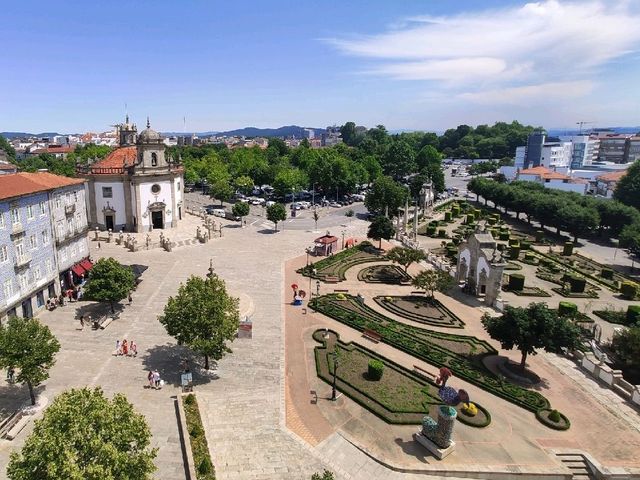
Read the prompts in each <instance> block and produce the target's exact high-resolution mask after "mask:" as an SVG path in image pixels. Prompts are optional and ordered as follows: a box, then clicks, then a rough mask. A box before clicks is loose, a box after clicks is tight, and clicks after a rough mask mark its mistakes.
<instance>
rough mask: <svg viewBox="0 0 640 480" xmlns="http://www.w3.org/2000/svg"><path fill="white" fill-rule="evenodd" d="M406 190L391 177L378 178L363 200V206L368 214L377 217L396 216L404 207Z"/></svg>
mask: <svg viewBox="0 0 640 480" xmlns="http://www.w3.org/2000/svg"><path fill="white" fill-rule="evenodd" d="M407 195H408V192H407V189H406V188H404V187H403V186H402V185H400V184H399V183H398V182H396V181H395V180H393V179H392V178H391V177H378V178H377V179H376V180H375V181H374V182H373V185H372V186H371V191H370V192H369V193H368V194H367V196H366V197H365V199H364V205H365V206H366V207H367V209H368V210H369V211H370V212H375V213H377V214H379V215H384V214H385V213H387V212H388V214H389V215H390V216H392V217H394V216H396V215H398V209H399V208H400V207H404V205H405V201H406V199H407Z"/></svg>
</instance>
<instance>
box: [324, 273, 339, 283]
mask: <svg viewBox="0 0 640 480" xmlns="http://www.w3.org/2000/svg"><path fill="white" fill-rule="evenodd" d="M323 280H324V281H325V282H326V283H338V282H339V281H340V279H339V278H338V276H337V275H326V276H325V277H324V278H323Z"/></svg>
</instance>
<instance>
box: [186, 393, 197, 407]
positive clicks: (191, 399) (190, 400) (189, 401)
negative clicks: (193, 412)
mask: <svg viewBox="0 0 640 480" xmlns="http://www.w3.org/2000/svg"><path fill="white" fill-rule="evenodd" d="M195 401H196V396H195V395H194V394H193V393H190V394H189V395H187V396H186V397H184V403H186V404H187V405H193V403H194V402H195Z"/></svg>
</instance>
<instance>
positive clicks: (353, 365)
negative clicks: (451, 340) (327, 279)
mask: <svg viewBox="0 0 640 480" xmlns="http://www.w3.org/2000/svg"><path fill="white" fill-rule="evenodd" d="M324 334H325V331H324V330H316V331H315V332H314V333H313V338H314V340H316V341H317V342H319V343H321V344H322V345H321V346H317V347H315V349H314V354H315V360H316V373H317V374H318V377H320V378H321V379H322V380H324V381H325V382H327V383H328V384H330V385H331V384H332V383H333V371H334V370H333V368H334V362H333V355H332V352H334V351H337V352H338V362H339V363H338V369H337V375H336V388H337V389H338V390H339V391H341V392H342V393H344V394H345V395H346V396H348V397H349V398H351V399H352V400H353V401H355V402H356V403H358V404H360V405H361V406H363V407H364V408H366V409H367V410H369V411H370V412H372V413H373V414H375V415H377V416H378V417H380V418H382V419H383V420H384V421H386V422H387V423H393V424H407V425H420V424H422V419H423V417H424V416H425V415H427V414H429V413H430V412H431V413H435V412H434V411H433V410H434V409H435V407H437V406H438V405H442V404H443V401H442V399H441V398H440V397H439V395H438V387H437V386H436V385H435V383H434V382H431V381H428V380H427V379H425V378H423V377H421V376H419V375H416V374H415V373H414V372H412V371H411V370H408V369H406V368H404V367H402V366H401V365H398V364H397V363H395V362H393V361H391V360H389V359H387V358H385V357H382V356H380V355H378V354H376V353H374V352H372V351H371V350H369V349H367V348H365V347H363V346H361V345H358V344H356V343H348V344H345V343H343V342H341V341H340V339H339V337H338V335H337V334H336V333H335V332H333V331H329V332H328V337H326V338H325V335H324ZM372 362H380V363H381V364H382V365H384V374H383V375H382V376H381V377H380V379H378V380H373V379H370V378H368V375H367V370H368V368H369V364H370V363H372ZM481 409H482V410H483V411H485V412H486V410H485V409H483V408H482V407H480V406H479V405H478V410H479V411H480V410H481ZM487 416H488V418H489V422H490V419H491V416H490V415H489V413H488V412H487ZM477 420H482V416H480V417H479V418H478V419H477ZM463 423H465V422H463ZM476 423H478V425H477V426H480V424H479V423H480V422H476ZM488 424H489V423H487V424H486V425H488ZM486 425H484V426H486ZM474 426H476V425H474Z"/></svg>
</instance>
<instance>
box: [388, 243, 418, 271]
mask: <svg viewBox="0 0 640 480" xmlns="http://www.w3.org/2000/svg"><path fill="white" fill-rule="evenodd" d="M425 258H426V255H425V254H424V251H422V250H418V249H415V248H405V247H394V248H392V249H391V250H389V251H388V252H387V259H388V260H391V261H392V262H394V263H397V264H399V265H402V266H403V267H404V271H405V272H406V271H407V270H409V267H410V266H411V264H412V263H416V262H420V261H421V260H424V259H425Z"/></svg>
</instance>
